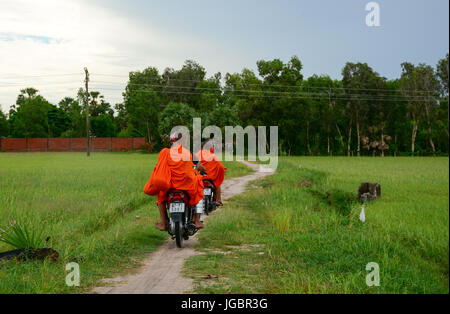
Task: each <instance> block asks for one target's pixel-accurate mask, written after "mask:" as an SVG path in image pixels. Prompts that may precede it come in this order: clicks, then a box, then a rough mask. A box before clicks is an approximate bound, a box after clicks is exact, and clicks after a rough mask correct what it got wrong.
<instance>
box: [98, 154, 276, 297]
mask: <svg viewBox="0 0 450 314" xmlns="http://www.w3.org/2000/svg"><path fill="white" fill-rule="evenodd" d="M243 163H245V164H246V165H247V166H248V167H250V168H252V169H253V170H255V172H254V173H252V174H250V175H247V176H244V177H238V178H233V179H230V180H225V181H224V182H223V184H222V198H223V199H224V200H226V199H228V198H230V197H232V196H234V195H236V194H240V193H243V192H244V191H245V188H246V187H247V184H248V182H250V181H253V180H256V179H258V178H261V177H264V176H266V175H269V174H271V173H273V171H271V170H270V169H267V168H261V167H260V166H259V165H256V164H251V163H248V162H243ZM200 232H201V231H200ZM196 243H197V238H195V237H192V238H190V239H189V240H188V241H185V242H184V247H183V248H182V249H179V248H177V247H176V245H175V241H173V240H171V239H168V240H167V241H165V242H164V244H163V245H162V246H161V247H160V248H159V249H158V250H157V251H155V252H153V253H151V254H150V255H149V257H148V258H147V259H145V260H144V263H143V264H144V265H143V266H142V268H140V269H139V270H138V272H137V273H135V274H131V275H126V276H120V277H116V278H112V279H105V282H107V283H108V286H106V287H96V288H94V289H93V290H92V293H102V294H107V293H114V294H117V293H128V294H133V293H139V294H141V293H154V294H158V293H184V292H189V291H192V288H193V280H192V279H189V278H184V277H183V276H182V274H181V271H182V268H183V265H184V261H185V260H186V258H188V257H190V256H193V255H196V254H198V253H197V252H196V251H195V250H194V246H195V244H196Z"/></svg>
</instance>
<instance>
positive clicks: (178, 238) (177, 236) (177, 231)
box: [175, 222, 184, 248]
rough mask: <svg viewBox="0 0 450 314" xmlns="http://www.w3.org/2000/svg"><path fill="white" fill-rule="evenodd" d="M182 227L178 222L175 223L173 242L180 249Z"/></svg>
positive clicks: (181, 245) (181, 244)
mask: <svg viewBox="0 0 450 314" xmlns="http://www.w3.org/2000/svg"><path fill="white" fill-rule="evenodd" d="M183 240H184V238H183V227H182V225H181V223H180V222H176V223H175V242H176V244H177V247H179V248H182V247H183Z"/></svg>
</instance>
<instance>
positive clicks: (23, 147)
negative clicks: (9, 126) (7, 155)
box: [0, 138, 27, 152]
mask: <svg viewBox="0 0 450 314" xmlns="http://www.w3.org/2000/svg"><path fill="white" fill-rule="evenodd" d="M0 142H1V145H0V147H1V149H2V150H3V151H6V152H26V151H27V140H26V139H24V138H8V139H0Z"/></svg>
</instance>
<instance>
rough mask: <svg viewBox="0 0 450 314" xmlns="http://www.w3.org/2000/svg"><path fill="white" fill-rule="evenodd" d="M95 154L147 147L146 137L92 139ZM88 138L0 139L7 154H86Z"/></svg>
mask: <svg viewBox="0 0 450 314" xmlns="http://www.w3.org/2000/svg"><path fill="white" fill-rule="evenodd" d="M91 145H92V147H91V149H92V151H94V152H108V151H111V150H112V151H125V150H133V149H138V148H139V147H141V146H142V145H145V138H144V137H137V138H117V137H112V138H111V137H105V138H97V137H94V138H92V139H91ZM86 146H87V141H86V138H48V139H47V138H29V139H25V138H4V139H0V149H1V150H2V151H6V152H47V151H49V152H69V151H71V152H85V151H86Z"/></svg>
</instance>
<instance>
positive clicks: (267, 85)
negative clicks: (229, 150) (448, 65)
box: [96, 74, 434, 93]
mask: <svg viewBox="0 0 450 314" xmlns="http://www.w3.org/2000/svg"><path fill="white" fill-rule="evenodd" d="M96 75H98V76H111V77H127V78H128V76H125V75H124V76H122V75H111V74H96ZM150 81H154V82H158V80H154V79H153V80H150ZM162 81H166V80H164V79H162ZM169 81H170V82H172V81H176V82H195V83H204V82H208V79H206V80H186V79H175V78H170V80H169ZM304 82H305V81H302V83H301V84H300V85H283V84H264V82H262V83H258V84H255V83H248V84H245V83H244V84H243V85H248V86H262V87H285V88H300V87H305V88H312V89H326V90H328V89H330V88H331V89H339V90H366V91H389V92H401V91H400V90H398V89H386V88H385V89H382V88H380V89H378V88H350V87H333V86H305V85H304ZM403 91H405V92H407V91H415V92H423V93H432V92H434V91H432V90H403Z"/></svg>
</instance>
